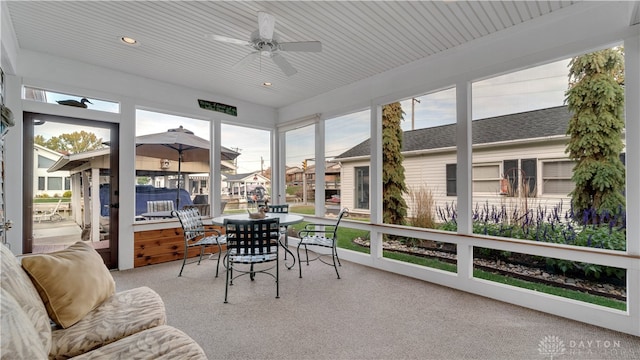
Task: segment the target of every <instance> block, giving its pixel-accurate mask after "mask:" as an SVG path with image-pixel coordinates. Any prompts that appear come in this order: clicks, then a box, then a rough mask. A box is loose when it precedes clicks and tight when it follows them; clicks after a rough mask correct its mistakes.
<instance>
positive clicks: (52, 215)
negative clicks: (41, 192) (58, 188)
mask: <svg viewBox="0 0 640 360" xmlns="http://www.w3.org/2000/svg"><path fill="white" fill-rule="evenodd" d="M60 204H62V199H60V200H58V203H57V204H56V206H55V207H53V208H52V209H49V210H48V211H44V212H42V213H39V214H33V220H34V221H36V220H37V221H38V222H41V221H42V220H44V221H51V222H56V221H60V220H62V216H61V215H60V214H58V210H59V209H60Z"/></svg>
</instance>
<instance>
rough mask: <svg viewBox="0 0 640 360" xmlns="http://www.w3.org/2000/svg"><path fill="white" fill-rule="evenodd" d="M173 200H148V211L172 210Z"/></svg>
mask: <svg viewBox="0 0 640 360" xmlns="http://www.w3.org/2000/svg"><path fill="white" fill-rule="evenodd" d="M172 210H174V208H173V200H153V201H147V212H158V211H172Z"/></svg>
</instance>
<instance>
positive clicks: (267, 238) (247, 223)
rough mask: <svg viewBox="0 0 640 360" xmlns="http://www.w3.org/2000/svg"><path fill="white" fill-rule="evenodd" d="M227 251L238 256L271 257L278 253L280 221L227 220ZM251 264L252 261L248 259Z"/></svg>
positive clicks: (225, 222) (275, 219)
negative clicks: (270, 255)
mask: <svg viewBox="0 0 640 360" xmlns="http://www.w3.org/2000/svg"><path fill="white" fill-rule="evenodd" d="M224 227H225V230H226V234H227V249H228V250H229V251H231V253H232V254H236V255H269V254H277V253H278V237H279V236H280V234H279V232H278V229H279V227H280V220H279V219H277V218H274V219H262V220H233V219H225V221H224ZM247 262H251V259H249V258H248V259H247Z"/></svg>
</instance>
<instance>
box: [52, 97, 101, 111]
mask: <svg viewBox="0 0 640 360" xmlns="http://www.w3.org/2000/svg"><path fill="white" fill-rule="evenodd" d="M57 102H58V104H60V105H67V106H75V107H81V108H85V109H86V108H87V103H89V104H93V103H92V102H91V101H89V100H88V99H87V98H82V99H81V100H80V101H78V100H58V101H57Z"/></svg>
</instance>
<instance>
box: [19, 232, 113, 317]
mask: <svg viewBox="0 0 640 360" xmlns="http://www.w3.org/2000/svg"><path fill="white" fill-rule="evenodd" d="M22 267H23V268H24V269H25V271H26V272H27V273H28V274H29V276H30V277H31V279H32V281H33V283H34V285H35V286H36V289H38V293H39V294H40V297H41V298H42V301H43V302H44V304H45V307H46V308H47V312H48V313H49V317H51V319H52V320H53V321H54V322H55V323H56V324H58V325H60V326H62V327H63V328H67V327H69V326H71V325H73V324H75V323H77V322H78V321H80V319H82V318H83V317H84V316H85V315H86V314H87V313H89V311H91V310H93V309H95V308H96V307H97V306H98V305H100V304H102V302H103V301H105V300H106V299H107V298H109V297H110V296H111V295H113V294H114V292H115V281H114V280H113V277H112V276H111V273H109V270H108V269H107V267H106V266H105V264H104V262H103V260H102V257H101V256H100V254H98V253H97V252H96V251H95V249H93V247H91V246H89V245H87V244H85V243H84V242H77V243H75V244H73V245H71V246H69V247H68V248H66V249H64V250H61V251H57V252H53V253H49V254H38V255H33V256H27V257H25V258H23V259H22Z"/></svg>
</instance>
